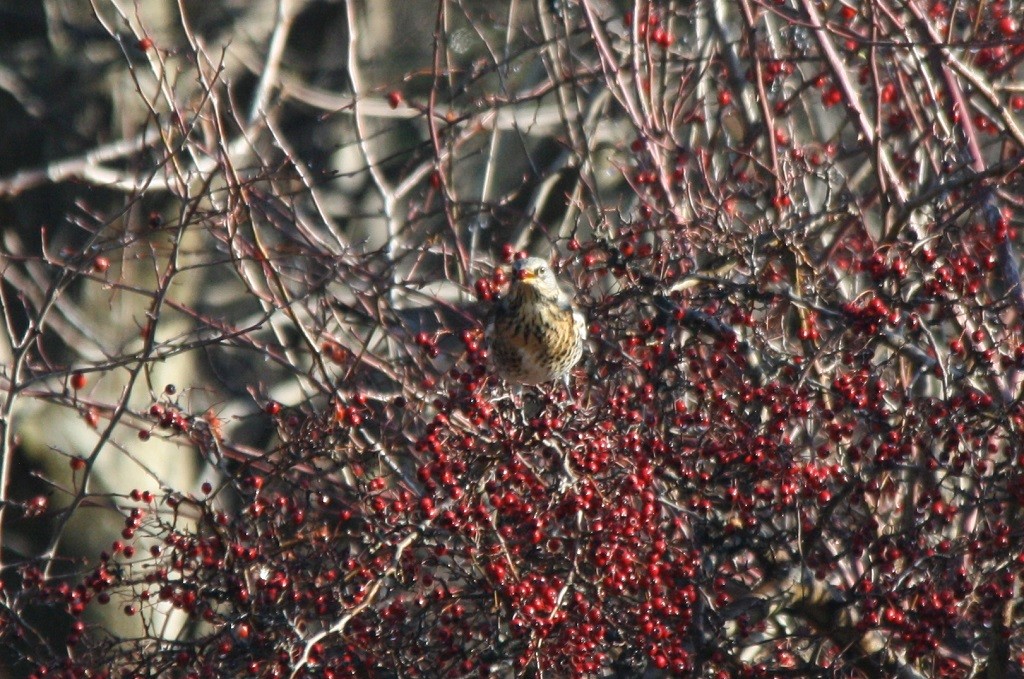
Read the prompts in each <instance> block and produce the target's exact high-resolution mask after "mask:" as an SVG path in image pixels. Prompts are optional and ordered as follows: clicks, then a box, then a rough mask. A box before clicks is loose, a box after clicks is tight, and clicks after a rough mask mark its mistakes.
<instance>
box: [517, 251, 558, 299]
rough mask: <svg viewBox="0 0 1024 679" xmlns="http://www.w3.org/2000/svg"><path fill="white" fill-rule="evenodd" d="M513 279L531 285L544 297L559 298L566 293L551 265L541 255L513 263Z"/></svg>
mask: <svg viewBox="0 0 1024 679" xmlns="http://www.w3.org/2000/svg"><path fill="white" fill-rule="evenodd" d="M512 280H513V281H517V282H518V283H519V284H520V285H527V286H529V287H530V288H532V289H533V290H535V291H536V293H537V294H538V295H539V296H540V297H542V298H544V299H549V300H558V299H560V298H561V297H562V296H563V294H564V293H563V292H562V288H561V287H560V286H559V285H558V279H557V278H556V277H555V272H554V270H553V269H552V268H551V265H550V264H548V263H547V261H546V260H543V259H541V258H540V257H527V258H526V259H519V260H516V261H515V263H513V264H512Z"/></svg>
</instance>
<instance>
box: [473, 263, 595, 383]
mask: <svg viewBox="0 0 1024 679" xmlns="http://www.w3.org/2000/svg"><path fill="white" fill-rule="evenodd" d="M586 332H587V331H586V321H585V320H584V318H583V314H581V313H580V312H579V311H578V310H577V309H576V307H575V306H573V303H572V295H571V294H569V293H568V292H566V291H565V290H563V289H562V286H561V285H560V284H559V281H558V279H557V278H556V277H555V272H554V271H552V270H551V267H550V266H549V265H548V263H547V262H546V261H544V260H543V259H541V258H539V257H528V258H526V259H520V260H517V261H516V262H515V264H513V265H512V283H511V284H510V285H509V289H508V294H507V295H505V297H504V298H503V299H502V300H501V301H500V302H498V304H497V305H496V308H495V309H494V316H493V318H492V320H491V324H490V326H489V327H488V328H487V335H488V338H489V341H490V346H491V362H492V364H493V365H494V368H495V370H496V371H497V373H498V374H499V375H501V377H502V378H504V379H505V381H507V382H510V383H512V384H542V383H544V382H551V381H553V380H558V379H561V380H565V383H566V385H568V383H569V371H570V370H572V367H573V366H574V365H576V364H577V363H579V360H580V358H581V357H582V356H583V342H584V340H585V339H586Z"/></svg>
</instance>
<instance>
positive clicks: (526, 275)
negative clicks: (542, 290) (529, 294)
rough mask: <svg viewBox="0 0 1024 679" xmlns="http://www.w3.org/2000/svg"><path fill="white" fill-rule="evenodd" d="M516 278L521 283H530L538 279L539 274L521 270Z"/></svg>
mask: <svg viewBox="0 0 1024 679" xmlns="http://www.w3.org/2000/svg"><path fill="white" fill-rule="evenodd" d="M516 277H517V278H518V279H519V280H521V281H528V280H531V279H534V278H536V277H537V274H535V273H533V272H532V271H530V270H529V269H520V270H519V271H517V272H516Z"/></svg>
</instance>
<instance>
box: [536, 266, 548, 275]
mask: <svg viewBox="0 0 1024 679" xmlns="http://www.w3.org/2000/svg"><path fill="white" fill-rule="evenodd" d="M547 272H548V268H547V267H546V266H541V267H538V268H537V273H539V274H540V275H542V276H543V275H544V274H546V273H547Z"/></svg>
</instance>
